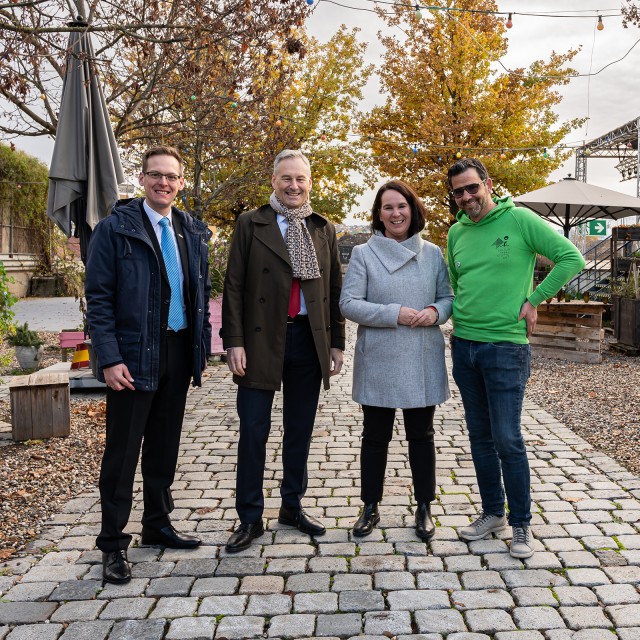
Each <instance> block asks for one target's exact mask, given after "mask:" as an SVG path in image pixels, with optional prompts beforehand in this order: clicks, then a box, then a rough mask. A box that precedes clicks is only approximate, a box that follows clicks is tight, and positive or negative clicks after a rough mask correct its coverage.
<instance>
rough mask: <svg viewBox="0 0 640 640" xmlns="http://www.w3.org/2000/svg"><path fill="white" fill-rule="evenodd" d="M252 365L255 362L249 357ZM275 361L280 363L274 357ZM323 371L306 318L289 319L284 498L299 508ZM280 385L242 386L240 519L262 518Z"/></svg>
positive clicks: (285, 368) (284, 390) (284, 389)
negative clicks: (273, 414)
mask: <svg viewBox="0 0 640 640" xmlns="http://www.w3.org/2000/svg"><path fill="white" fill-rule="evenodd" d="M248 366H251V364H250V363H248ZM274 366H276V363H274ZM321 382H322V371H321V369H320V361H319V360H318V353H317V351H316V347H315V344H314V342H313V334H312V331H311V327H310V326H309V322H308V320H307V319H300V320H299V321H298V322H295V323H289V324H287V339H286V344H285V352H284V363H283V368H282V413H283V415H282V420H283V431H284V435H283V440H282V466H283V478H282V484H281V485H280V497H281V499H282V504H283V505H284V506H286V507H289V508H291V509H299V508H300V501H301V500H302V497H303V496H304V494H305V491H306V490H307V458H308V457H309V446H310V445H311V434H312V433H313V424H314V422H315V417H316V411H317V409H318V398H319V396H320V383H321ZM274 395H275V391H270V390H267V389H252V388H248V387H243V386H238V396H237V406H238V416H239V417H240V440H239V442H238V465H237V472H236V473H237V475H236V511H237V512H238V516H239V518H240V522H244V523H249V522H257V521H259V520H260V519H261V518H262V512H263V511H264V495H263V491H262V487H263V482H264V468H265V459H266V446H267V440H268V438H269V431H270V430H271V408H272V405H273V397H274Z"/></svg>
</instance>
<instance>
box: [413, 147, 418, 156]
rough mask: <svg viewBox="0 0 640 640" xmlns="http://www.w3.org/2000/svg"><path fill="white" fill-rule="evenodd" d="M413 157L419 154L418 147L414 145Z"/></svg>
mask: <svg viewBox="0 0 640 640" xmlns="http://www.w3.org/2000/svg"><path fill="white" fill-rule="evenodd" d="M412 151H413V155H414V156H415V155H416V154H417V153H418V145H417V144H414V145H413V147H412Z"/></svg>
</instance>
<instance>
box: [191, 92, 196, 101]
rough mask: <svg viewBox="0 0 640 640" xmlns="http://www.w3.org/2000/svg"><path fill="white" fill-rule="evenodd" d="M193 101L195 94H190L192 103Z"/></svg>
mask: <svg viewBox="0 0 640 640" xmlns="http://www.w3.org/2000/svg"><path fill="white" fill-rule="evenodd" d="M195 99H196V94H195V93H192V94H191V100H192V101H193V100H195Z"/></svg>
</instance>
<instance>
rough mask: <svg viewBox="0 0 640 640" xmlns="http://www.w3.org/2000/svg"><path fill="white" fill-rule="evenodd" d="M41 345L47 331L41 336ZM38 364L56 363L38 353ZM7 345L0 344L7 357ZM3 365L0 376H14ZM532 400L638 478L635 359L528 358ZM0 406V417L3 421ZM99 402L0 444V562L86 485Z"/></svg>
mask: <svg viewBox="0 0 640 640" xmlns="http://www.w3.org/2000/svg"><path fill="white" fill-rule="evenodd" d="M41 336H42V337H43V338H44V339H45V341H46V343H48V344H50V345H52V344H55V342H56V336H55V334H47V333H42V334H41ZM46 353H47V355H46V356H45V359H44V361H43V366H47V365H48V364H52V363H53V362H57V361H58V360H59V352H56V351H55V350H54V349H49V350H48V351H46ZM11 354H12V348H11V347H8V346H7V345H6V344H4V343H3V344H2V345H0V359H1V358H2V356H3V355H6V356H7V359H8V360H11ZM16 366H17V364H16V363H15V361H14V360H11V361H10V362H9V363H8V364H5V365H3V366H2V367H0V375H8V374H10V373H16V371H15V368H16ZM527 398H528V399H529V400H532V401H533V402H535V403H536V404H538V405H539V406H541V407H542V408H544V409H545V410H546V411H548V412H549V413H550V414H551V415H553V416H554V417H555V418H557V419H558V420H560V421H562V422H564V423H565V424H566V425H567V426H568V427H570V428H571V429H573V430H574V431H575V432H576V433H577V434H579V435H580V436H581V437H583V438H584V439H585V440H587V441H588V442H590V443H591V444H592V445H593V446H594V448H596V449H598V450H600V451H604V452H606V453H607V454H609V455H610V456H611V457H612V458H614V459H616V460H618V461H619V462H620V463H622V464H624V465H625V466H626V467H627V468H628V469H629V470H631V471H634V472H636V473H640V460H639V456H638V448H639V445H640V420H639V419H638V416H639V414H640V359H639V358H630V357H627V356H620V355H615V354H613V353H610V352H608V351H606V350H605V351H604V354H603V361H602V363H601V364H591V365H588V364H586V365H585V364H575V363H570V362H565V361H560V360H549V359H547V358H537V357H536V358H534V359H533V366H532V374H531V378H530V380H529V384H528V387H527ZM8 404H9V403H8V402H7V401H0V419H2V420H4V421H7V422H8V421H10V416H9V406H8ZM104 410H105V406H104V402H90V401H78V400H74V399H73V397H72V409H71V413H72V416H71V423H72V424H71V435H70V437H68V438H52V439H51V440H49V441H30V442H27V443H15V444H10V445H7V446H3V447H0V468H1V469H2V473H1V474H0V560H6V559H7V558H9V557H11V556H12V555H13V554H15V553H16V552H18V551H20V550H22V549H24V547H25V545H26V544H27V543H28V542H29V540H31V539H32V538H33V537H35V536H37V535H38V533H39V531H40V530H41V528H42V525H43V523H44V522H46V520H47V519H48V518H49V517H51V515H53V514H55V513H56V512H57V511H58V510H59V508H60V507H61V506H62V505H63V504H64V503H65V502H66V501H67V500H68V499H69V498H71V497H73V496H76V495H78V494H79V493H80V492H81V491H82V490H83V489H85V488H87V487H89V486H92V485H94V483H95V482H96V480H97V477H98V471H99V465H100V459H101V456H102V450H103V446H104Z"/></svg>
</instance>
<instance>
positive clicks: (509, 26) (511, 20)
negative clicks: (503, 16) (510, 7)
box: [505, 13, 513, 29]
mask: <svg viewBox="0 0 640 640" xmlns="http://www.w3.org/2000/svg"><path fill="white" fill-rule="evenodd" d="M505 26H506V27H507V29H511V27H513V14H512V13H510V14H509V17H508V18H507V22H506V25H505Z"/></svg>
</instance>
